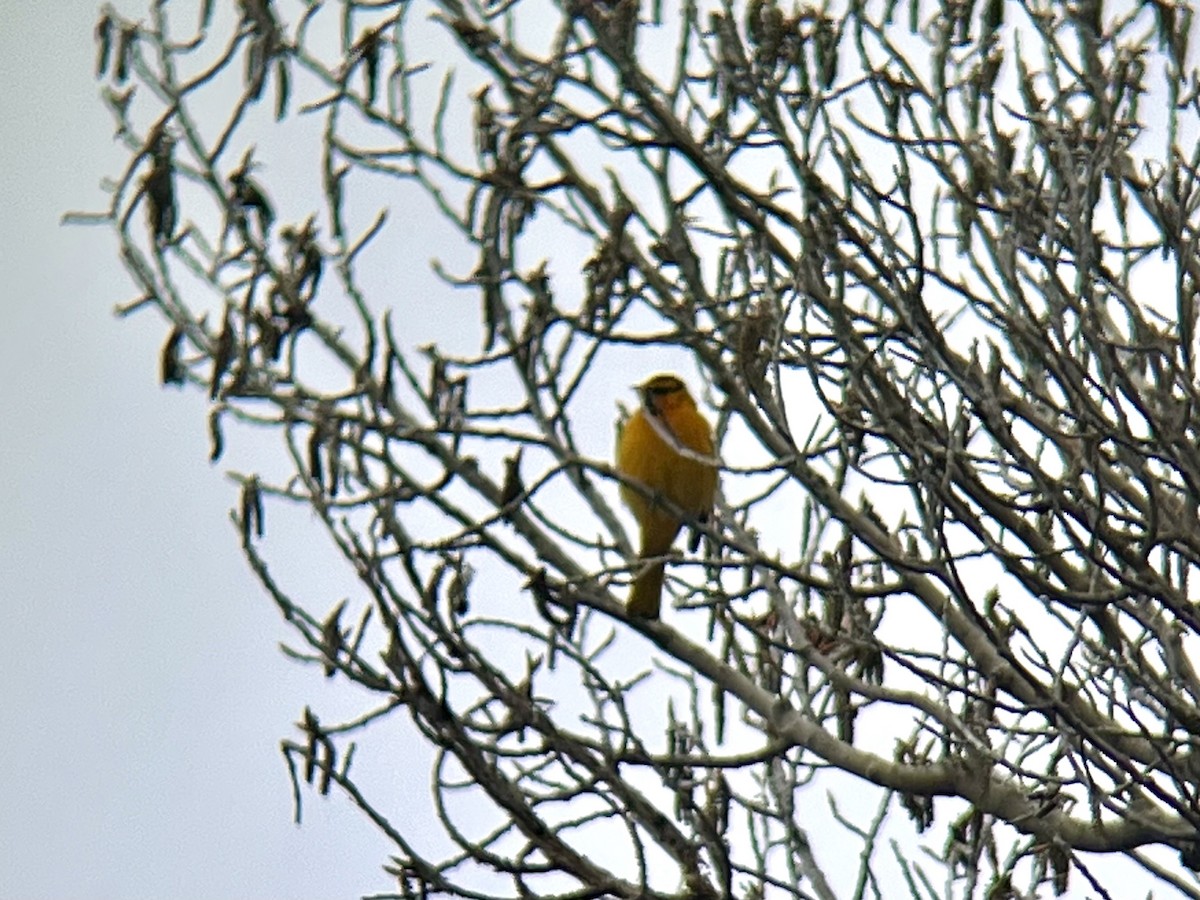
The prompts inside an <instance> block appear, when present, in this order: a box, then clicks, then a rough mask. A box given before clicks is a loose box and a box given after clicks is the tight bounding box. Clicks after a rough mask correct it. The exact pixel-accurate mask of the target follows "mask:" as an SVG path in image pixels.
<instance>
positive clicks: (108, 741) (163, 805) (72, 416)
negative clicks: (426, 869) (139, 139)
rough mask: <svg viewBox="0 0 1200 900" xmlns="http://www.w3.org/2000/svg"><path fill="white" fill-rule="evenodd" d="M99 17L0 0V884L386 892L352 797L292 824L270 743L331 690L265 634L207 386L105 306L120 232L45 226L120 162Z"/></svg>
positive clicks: (60, 892) (287, 792)
mask: <svg viewBox="0 0 1200 900" xmlns="http://www.w3.org/2000/svg"><path fill="white" fill-rule="evenodd" d="M98 7H99V4H98V2H96V0H55V3H54V4H53V5H52V10H53V12H51V11H50V9H51V7H49V6H47V5H43V4H40V3H28V2H20V0H0V21H2V22H3V26H2V27H0V72H2V73H3V76H4V77H3V90H0V122H3V123H4V125H3V130H4V135H3V139H2V140H0V209H2V210H3V216H0V262H2V264H3V268H4V279H3V282H2V283H0V308H2V312H3V315H2V317H0V635H2V636H3V642H4V651H3V652H2V653H0V798H2V799H0V898H22V900H37V898H52V897H54V898H58V897H65V896H71V897H76V898H107V897H120V898H124V900H137V898H143V897H144V898H151V897H154V898H162V897H185V896H186V897H189V898H197V900H203V898H230V897H263V898H268V897H270V898H308V897H314V898H315V897H353V896H360V895H362V894H364V893H369V892H372V891H377V890H387V889H391V888H394V887H395V883H394V881H392V880H391V879H389V878H387V877H386V876H385V875H384V874H383V872H381V871H380V869H379V865H380V863H381V862H383V861H384V860H385V859H386V854H387V850H388V847H387V845H386V843H385V842H384V840H383V839H382V838H381V837H380V836H379V835H378V833H377V832H376V831H375V830H374V829H373V828H372V827H370V826H369V825H368V823H367V822H366V821H365V819H363V817H362V816H361V815H360V814H358V813H357V812H355V811H354V810H353V809H352V808H351V807H350V806H349V804H348V803H347V802H346V801H344V800H343V799H341V798H338V797H334V796H331V798H330V799H328V800H324V799H321V798H317V797H309V798H308V799H307V801H306V803H305V809H304V813H305V817H304V825H303V827H302V828H297V827H296V826H295V825H293V824H292V821H291V816H292V808H291V788H290V784H289V781H288V777H287V771H286V768H285V766H284V763H283V759H282V757H281V756H280V753H279V750H278V743H279V740H280V738H282V737H284V736H285V735H292V736H294V735H295V730H294V729H293V727H292V723H293V722H294V721H296V719H297V717H298V715H299V713H300V711H301V710H302V708H303V706H304V704H305V703H306V702H313V703H314V704H315V705H316V706H317V707H318V708H319V705H320V701H321V698H322V693H321V692H322V685H321V683H320V681H321V680H320V679H319V677H314V675H313V673H312V671H311V670H307V671H306V670H304V669H301V668H299V667H297V666H296V665H295V664H293V663H289V662H288V661H286V660H285V659H284V658H283V657H282V655H281V654H280V653H279V651H278V649H277V644H278V642H279V641H280V640H283V639H285V638H287V637H288V633H287V631H286V629H285V628H284V626H283V624H282V623H281V621H280V619H279V616H278V613H277V612H276V610H275V609H274V607H273V606H272V604H271V603H270V601H269V600H267V598H266V597H265V595H264V594H263V592H262V590H261V588H260V587H259V586H258V584H257V582H256V581H254V580H253V579H252V577H251V575H250V573H249V571H248V570H247V569H246V567H245V564H244V562H243V560H242V557H241V553H240V551H239V549H238V539H237V537H236V533H235V531H234V530H233V528H232V527H231V526H230V524H229V521H228V517H227V513H228V510H229V508H230V507H231V505H233V504H234V503H235V502H236V497H237V494H236V489H235V488H234V487H233V486H232V485H231V484H230V483H229V482H228V481H227V480H226V479H225V477H224V475H223V467H222V466H220V465H218V466H215V467H210V466H209V464H208V462H207V456H208V437H207V434H206V430H205V428H206V417H205V403H204V401H203V399H202V398H201V396H200V395H199V392H197V391H186V392H182V393H180V392H177V391H175V390H163V389H161V388H160V387H159V386H158V362H157V354H158V348H159V347H160V346H161V343H162V341H163V338H164V335H165V327H164V325H163V323H162V322H161V321H160V320H159V319H158V317H157V316H155V315H153V314H145V315H141V316H135V317H133V318H131V319H126V320H124V321H118V320H116V319H115V318H114V317H113V315H112V308H113V306H114V304H115V303H117V302H119V301H123V300H127V299H129V298H130V296H131V294H130V291H131V287H130V282H129V280H128V279H127V278H126V276H125V274H124V272H123V270H122V268H121V266H120V263H119V261H118V258H117V253H116V242H115V239H114V237H113V235H112V234H111V232H110V231H109V230H108V229H107V228H105V227H96V228H81V227H61V226H60V225H59V218H60V216H61V215H62V213H63V212H65V211H66V210H68V209H84V208H99V207H100V206H101V205H102V204H103V203H104V201H105V196H104V195H103V194H102V192H101V191H100V189H99V187H98V185H99V182H100V179H101V177H102V176H104V175H106V174H110V173H114V172H116V171H117V166H119V165H121V164H123V162H124V160H125V159H126V154H125V151H124V150H123V149H121V148H119V147H118V146H116V145H115V144H113V143H111V141H110V137H111V134H112V130H113V129H112V122H111V119H110V117H109V114H108V111H107V110H106V109H105V108H104V106H103V104H102V103H101V102H100V100H99V99H98V96H99V84H98V83H97V82H96V81H94V80H93V78H92V71H93V64H94V63H93V60H94V47H93V43H92V30H93V27H94V24H95V19H96V13H97V9H98ZM129 8H132V4H123V9H129ZM401 768H402V767H401ZM407 771H408V773H409V774H410V777H411V778H412V779H413V781H414V786H416V787H419V788H420V789H422V790H424V789H425V788H424V786H425V785H426V783H427V778H428V775H427V769H426V768H425V767H421V768H418V769H416V770H413V769H409V770H407Z"/></svg>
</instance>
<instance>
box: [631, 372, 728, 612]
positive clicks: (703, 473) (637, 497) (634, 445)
mask: <svg viewBox="0 0 1200 900" xmlns="http://www.w3.org/2000/svg"><path fill="white" fill-rule="evenodd" d="M637 391H638V395H639V396H640V397H641V400H642V405H641V407H640V408H639V409H638V411H637V412H635V413H634V414H633V415H632V416H631V417H630V419H629V421H628V422H626V423H625V427H624V428H622V429H621V433H620V435H619V436H618V437H617V471H619V472H620V473H621V474H622V475H624V476H625V477H626V478H629V479H630V480H632V481H636V482H640V483H641V484H643V485H645V487H646V488H648V489H649V490H650V491H652V492H653V496H647V494H646V493H645V492H643V491H639V490H637V488H634V487H632V486H630V485H627V484H623V485H621V499H622V500H624V501H625V505H626V506H628V507H629V509H630V511H631V512H632V513H633V517H634V518H635V519H637V522H638V527H639V528H640V529H641V532H642V548H641V553H640V559H641V560H643V561H645V560H655V559H656V558H658V559H657V561H654V562H643V564H642V566H641V568H640V570H639V572H638V574H637V575H636V576H635V578H634V580H633V589H632V590H631V591H630V592H629V602H628V603H627V604H626V609H627V610H628V611H629V615H631V616H639V617H642V618H647V619H657V618H658V610H659V606H660V604H661V603H662V587H663V561H662V559H661V557H662V556H664V555H666V554H667V553H668V552H670V550H671V545H672V544H674V543H675V536H676V535H678V534H679V529H680V528H682V527H683V523H684V521H685V520H686V519H687V518H692V519H700V518H702V517H704V516H705V515H707V514H708V513H709V512H710V511H711V510H712V506H713V495H714V494H715V493H716V491H717V467H716V459H715V457H714V455H713V454H714V447H713V434H712V426H710V425H709V424H708V420H707V419H705V418H704V416H702V415H701V414H700V411H699V410H698V409H696V401H695V400H693V399H692V395H691V394H689V393H688V389H687V387H686V386H685V385H684V383H683V382H682V381H681V380H680V379H679V378H678V377H677V376H675V375H655V376H654V377H653V378H651V379H650V380H649V381H647V382H645V383H644V384H640V385H638V388H637ZM681 450H682V451H683V452H680V451H681ZM664 501H665V502H664ZM677 508H678V509H677ZM681 514H682V517H681Z"/></svg>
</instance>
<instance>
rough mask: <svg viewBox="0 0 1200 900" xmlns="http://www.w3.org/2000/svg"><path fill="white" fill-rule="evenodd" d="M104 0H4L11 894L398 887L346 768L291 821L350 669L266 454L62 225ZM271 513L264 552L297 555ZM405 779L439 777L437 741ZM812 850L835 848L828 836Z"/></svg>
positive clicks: (85, 141) (2, 693)
mask: <svg viewBox="0 0 1200 900" xmlns="http://www.w3.org/2000/svg"><path fill="white" fill-rule="evenodd" d="M223 2H226V0H222V3H223ZM139 5H140V4H139V3H138V2H136V0H120V2H119V6H120V8H121V11H122V12H130V11H132V10H133V9H135V8H136V7H137V6H139ZM218 5H219V6H220V5H221V4H218ZM98 6H99V0H56V2H55V3H54V5H53V9H54V14H53V15H50V14H48V13H47V12H46V8H47V7H46V6H44V5H42V4H38V3H32V2H20V0H0V22H2V23H3V24H2V25H0V72H2V73H3V75H4V82H3V90H0V122H3V123H4V137H3V139H2V140H0V210H3V213H4V214H3V216H2V217H0V262H2V264H3V266H4V270H5V278H4V279H3V280H2V281H0V308H2V311H3V316H2V317H0V635H2V637H3V640H4V642H5V644H6V646H5V650H4V652H3V653H0V900H7V898H9V897H12V898H30V900H37V898H43V897H44V898H52V897H54V898H57V897H63V896H71V897H78V898H93V897H94V898H108V897H120V898H129V900H137V898H142V897H146V898H150V897H154V898H161V897H175V896H178V897H188V898H199V900H204V898H230V897H264V898H309V897H313V898H316V897H357V896H361V895H363V894H367V893H371V892H375V891H385V890H391V889H394V887H395V884H394V882H393V881H392V880H391V879H389V878H387V877H386V876H385V875H384V874H383V873H382V872H381V871H380V869H379V865H380V863H381V862H383V861H384V860H385V859H386V857H387V854H388V852H389V850H390V847H389V846H388V845H387V843H386V842H385V841H384V840H383V838H382V837H381V836H380V835H379V834H378V832H377V831H376V830H375V829H374V828H373V827H372V826H370V825H369V823H368V822H367V821H366V820H365V819H364V817H363V816H362V815H361V814H360V813H358V812H357V811H355V810H354V809H353V808H352V807H351V806H350V804H349V803H348V801H346V800H345V799H343V798H342V797H341V796H339V795H338V794H337V793H336V791H335V792H334V793H333V794H331V797H330V798H329V799H321V798H318V797H315V796H313V795H312V792H311V791H306V792H305V805H304V825H303V827H302V828H296V826H294V825H293V824H292V820H291V817H292V801H291V787H290V783H289V780H288V777H287V771H286V768H285V765H284V763H283V760H282V758H281V756H280V754H279V750H278V742H279V740H280V738H282V737H284V736H295V735H296V731H295V729H294V727H293V723H294V722H295V721H296V719H297V717H298V715H299V713H300V711H301V709H302V708H303V706H304V705H305V703H312V704H313V706H314V708H315V709H316V710H317V712H318V713H321V712H323V710H324V706H323V701H326V702H330V701H332V698H333V696H334V693H335V691H336V686H334V687H333V688H326V687H325V684H324V682H323V681H322V680H321V679H320V677H319V676H318V675H316V674H314V671H313V670H311V669H304V668H301V667H298V666H297V665H295V664H294V663H291V662H289V661H287V660H286V659H285V658H284V657H283V656H282V655H281V654H280V653H279V651H278V649H277V644H278V642H279V641H281V640H290V638H291V633H290V631H289V630H288V629H287V628H285V626H284V624H283V623H282V622H281V621H280V618H279V615H278V613H277V611H276V610H275V608H274V606H273V605H272V604H271V602H270V601H269V600H268V598H267V597H266V596H265V594H264V592H263V591H262V589H261V588H260V586H259V585H258V583H257V581H256V580H255V579H253V578H252V576H251V575H250V573H249V571H248V570H247V568H246V566H245V563H244V561H243V558H242V555H241V552H240V550H239V547H238V538H237V535H236V532H235V530H234V528H233V527H232V526H231V525H230V523H229V521H228V515H227V514H228V511H229V509H230V507H231V506H232V505H234V504H235V503H236V502H237V490H236V488H235V487H234V486H233V485H232V484H231V483H230V482H229V481H228V480H227V479H226V478H225V476H224V472H225V470H226V468H239V469H242V470H243V471H248V470H249V468H250V465H249V464H247V462H246V459H245V456H242V455H235V454H236V453H237V449H238V448H237V447H236V446H235V444H236V441H237V440H239V438H238V437H235V436H234V435H233V433H230V434H227V440H228V443H229V444H230V445H231V446H230V450H229V451H228V452H229V454H230V456H229V457H227V458H226V459H224V460H222V461H221V463H219V464H218V465H216V466H210V465H209V464H208V461H207V460H208V451H209V439H208V434H207V428H206V418H207V407H208V404H207V402H206V401H205V398H204V397H202V396H201V394H200V392H198V391H196V390H194V389H192V390H186V391H183V392H179V391H176V390H174V389H171V390H163V389H162V388H160V387H159V383H158V378H159V373H158V352H159V348H160V346H161V344H162V341H163V339H164V337H165V335H166V331H167V329H166V326H165V325H164V324H163V322H162V321H161V319H160V318H159V317H158V316H157V315H156V314H154V313H150V312H146V313H143V314H140V315H135V316H134V317H132V318H130V319H126V320H117V319H115V318H114V317H113V315H112V308H113V306H114V304H116V303H117V302H121V301H125V300H128V299H130V298H131V296H132V295H131V290H132V289H131V286H130V281H129V279H128V278H127V277H126V275H125V274H124V270H123V268H122V267H121V265H120V263H119V260H118V257H117V251H116V241H115V238H114V236H113V235H112V233H111V231H110V230H109V229H108V228H107V227H103V226H98V227H95V228H83V227H61V226H60V225H59V219H60V217H61V215H62V214H63V212H65V211H67V210H71V209H98V208H101V207H102V206H103V205H104V204H105V203H106V201H107V197H106V195H105V194H103V192H102V191H101V190H100V189H99V182H100V179H101V178H102V177H103V176H105V175H110V174H114V173H115V172H117V171H118V170H119V169H118V167H120V166H122V165H124V164H125V162H126V160H127V158H128V155H127V153H126V151H125V150H124V149H123V148H121V147H118V146H117V145H116V144H114V143H112V142H111V140H110V138H111V135H112V130H113V126H112V121H111V117H110V115H109V113H108V111H107V110H106V109H105V108H104V105H103V104H102V102H101V101H100V100H99V91H100V84H99V83H98V82H96V81H95V80H94V79H93V77H92V73H93V65H94V54H95V50H94V45H93V39H92V30H93V27H94V24H95V19H96V13H97V9H98ZM230 6H232V4H231V3H230ZM460 88H461V85H460ZM293 99H294V101H295V97H294V98H293ZM272 103H273V87H271V86H269V87H268V90H267V93H266V95H265V97H264V100H263V104H264V106H265V107H266V108H267V109H269V107H270V105H271V104H272ZM239 155H240V153H234V154H232V155H231V158H230V159H229V160H228V163H230V164H232V163H233V161H234V160H236V159H237V157H238V156H239ZM277 165H278V164H276V163H273V162H268V166H269V168H268V176H269V175H273V174H277V173H278V171H279V170H278V168H277ZM264 180H266V181H267V182H268V183H270V181H271V180H272V179H270V178H267V179H264ZM273 199H274V200H275V201H276V203H277V205H281V204H282V203H285V202H286V199H285V198H284V197H281V196H280V195H279V194H278V193H276V194H275V195H274V196H273ZM141 213H142V211H141V210H140V209H139V210H138V211H137V213H135V215H137V216H138V218H139V219H140V218H141V217H142V216H141ZM139 224H140V223H139ZM412 231H413V232H414V233H415V232H419V231H420V229H419V228H414V229H412ZM409 254H410V256H411V258H413V259H424V258H428V257H429V256H433V255H441V256H443V258H444V254H443V253H439V252H438V251H437V250H435V249H430V250H429V251H428V252H424V251H423V250H421V249H415V248H410V250H409ZM326 277H327V278H331V276H329V275H327V276H326ZM464 308H469V303H468V304H467V306H465V307H464ZM639 374H642V373H641V372H640V370H636V369H634V368H631V369H630V370H628V371H621V372H620V373H619V376H618V378H617V381H618V382H619V384H620V385H625V384H628V383H629V382H630V381H632V380H634V379H635V378H636V377H637V376H638V375H639ZM613 390H614V396H615V394H616V391H617V390H618V387H617V385H616V384H614V385H613ZM622 399H624V400H625V402H626V403H629V402H631V400H632V397H631V396H630V395H629V394H628V392H626V393H625V394H624V395H623V396H622ZM606 401H607V398H606ZM601 431H602V432H603V434H602V435H601V438H602V446H604V447H607V446H608V443H609V442H610V440H611V427H610V425H609V422H608V420H607V418H605V421H604V422H603V423H602V426H601ZM589 443H590V442H589ZM597 446H600V445H597ZM272 512H273V511H272V509H271V508H270V507H269V508H268V511H267V518H268V545H267V549H266V553H267V557H268V559H269V560H270V561H271V562H272V564H273V566H274V569H273V571H275V572H277V573H280V574H284V575H286V573H287V571H288V569H287V567H288V565H289V562H292V561H289V560H288V558H287V555H286V548H285V550H284V552H281V541H280V540H279V539H278V538H277V537H275V536H276V535H278V534H279V524H280V520H279V519H278V518H275V517H273V515H272ZM272 538H274V539H272ZM318 565H319V564H318V563H314V562H313V561H312V560H310V559H308V558H303V559H295V560H294V569H295V570H296V571H300V572H304V574H308V570H311V569H313V568H316V567H317V566H318ZM337 596H338V595H336V594H331V595H330V606H332V603H333V602H334V601H335V600H336V599H337ZM305 599H307V598H305ZM318 611H319V610H318ZM379 743H380V736H376V737H375V739H374V741H373V742H368V744H374V745H378V744H379ZM395 749H396V751H397V753H398V755H403V754H404V752H405V751H406V750H407V749H409V748H406V747H405V746H404V745H403V744H399V745H397V746H396V748H395ZM396 777H397V787H398V788H399V789H400V790H412V791H416V792H420V793H421V794H425V793H427V791H428V781H429V769H428V765H427V764H426V762H425V758H424V756H423V755H422V756H421V757H420V762H419V763H416V764H413V763H412V762H411V761H410V762H409V764H407V765H406V764H404V760H403V759H401V760H399V761H398V764H397V766H396ZM401 779H403V781H402V780H401ZM806 796H808V797H811V798H812V799H811V800H810V801H809V802H815V801H816V797H815V796H813V795H811V794H809V795H806ZM374 799H377V800H378V801H379V802H380V806H381V807H383V808H384V810H385V811H387V812H392V813H394V812H395V811H396V810H397V809H398V808H403V804H402V803H401V804H397V803H396V802H389V801H394V798H390V797H386V796H385V797H378V796H376V797H375V798H374ZM871 805H872V806H873V802H872V804H871ZM894 815H895V814H894ZM855 849H856V848H855ZM818 860H819V861H820V862H822V863H823V864H825V865H826V867H827V868H829V869H833V868H835V867H836V865H837V864H836V861H835V860H833V859H831V858H830V856H829V848H828V846H827V845H826V846H821V847H818ZM1126 871H1128V870H1126ZM1136 877H1138V878H1139V881H1138V885H1139V894H1140V895H1144V894H1145V891H1146V889H1147V888H1148V887H1149V885H1148V884H1146V883H1145V882H1146V879H1145V876H1144V875H1142V876H1136ZM1081 885H1082V882H1081V880H1078V879H1076V880H1075V881H1074V882H1073V887H1075V888H1076V889H1077V890H1082V887H1081ZM1158 891H1159V888H1158V886H1156V892H1158ZM1157 895H1158V896H1170V894H1169V892H1167V891H1165V890H1162V891H1161V892H1158V893H1157Z"/></svg>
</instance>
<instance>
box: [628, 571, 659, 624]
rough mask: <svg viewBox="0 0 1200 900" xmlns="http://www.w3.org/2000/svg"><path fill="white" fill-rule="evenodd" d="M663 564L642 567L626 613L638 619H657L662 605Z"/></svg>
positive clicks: (630, 594)
mask: <svg viewBox="0 0 1200 900" xmlns="http://www.w3.org/2000/svg"><path fill="white" fill-rule="evenodd" d="M663 574H664V573H663V563H662V562H654V563H649V564H648V565H645V566H643V567H642V570H641V571H640V572H638V574H637V577H636V578H634V579H633V588H632V589H631V590H630V591H629V601H628V602H627V603H626V604H625V611H626V612H628V613H629V615H630V617H632V618H638V619H657V618H658V609H659V606H661V605H662V589H663Z"/></svg>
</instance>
